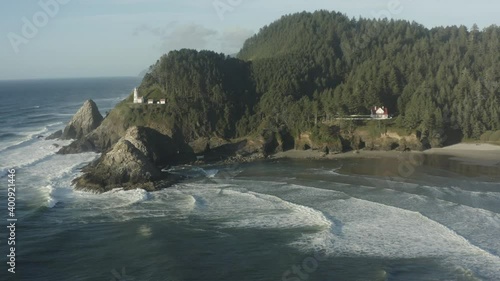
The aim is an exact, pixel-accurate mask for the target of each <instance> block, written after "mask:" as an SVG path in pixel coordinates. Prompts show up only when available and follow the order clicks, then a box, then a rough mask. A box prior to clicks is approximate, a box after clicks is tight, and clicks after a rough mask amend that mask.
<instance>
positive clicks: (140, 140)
mask: <svg viewBox="0 0 500 281" xmlns="http://www.w3.org/2000/svg"><path fill="white" fill-rule="evenodd" d="M75 143H79V145H80V149H87V150H88V151H91V150H92V144H91V143H88V142H86V140H84V139H82V140H79V141H77V142H75ZM178 151H179V150H178V147H177V146H176V145H175V143H174V141H173V140H172V139H171V138H170V137H168V136H165V135H163V134H161V133H159V132H157V131H155V130H153V129H151V128H146V127H136V126H134V127H132V128H130V129H128V130H127V132H126V133H125V136H124V137H123V138H121V139H120V140H119V141H118V142H117V143H116V144H115V145H114V146H113V147H112V149H111V150H109V151H107V152H105V153H104V154H103V155H102V156H101V157H100V158H99V159H97V160H96V161H95V162H94V163H92V164H90V165H88V166H87V167H85V168H84V169H83V171H84V173H85V174H84V175H83V176H82V177H80V178H78V179H76V180H75V181H74V184H75V185H76V187H77V188H78V189H84V190H92V191H97V192H105V191H108V190H110V189H113V188H117V187H122V188H125V189H132V188H142V189H146V190H156V189H158V188H161V187H166V186H168V185H169V184H170V183H171V182H172V180H173V178H172V177H173V176H172V175H169V174H168V173H162V172H161V170H160V168H158V167H159V166H162V165H170V164H174V163H175V162H176V161H178Z"/></svg>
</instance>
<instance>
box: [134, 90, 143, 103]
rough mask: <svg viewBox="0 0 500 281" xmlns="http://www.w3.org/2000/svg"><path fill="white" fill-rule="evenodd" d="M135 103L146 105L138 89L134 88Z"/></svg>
mask: <svg viewBox="0 0 500 281" xmlns="http://www.w3.org/2000/svg"><path fill="white" fill-rule="evenodd" d="M134 103H144V98H143V97H139V93H138V91H137V88H134Z"/></svg>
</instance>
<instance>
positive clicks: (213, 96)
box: [140, 11, 500, 146]
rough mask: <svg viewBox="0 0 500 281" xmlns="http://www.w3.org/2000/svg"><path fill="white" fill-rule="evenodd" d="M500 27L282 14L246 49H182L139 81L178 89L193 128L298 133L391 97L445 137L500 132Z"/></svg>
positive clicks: (398, 113)
mask: <svg viewBox="0 0 500 281" xmlns="http://www.w3.org/2000/svg"><path fill="white" fill-rule="evenodd" d="M499 81H500V27H497V26H491V27H488V28H485V29H483V30H479V29H478V27H477V26H473V27H472V28H470V29H468V28H467V27H465V26H459V27H457V26H452V27H438V28H433V29H428V28H425V27H424V26H422V25H420V24H417V23H415V22H413V23H410V22H407V21H393V20H371V19H363V18H361V19H350V18H348V17H347V16H345V15H343V14H340V13H336V12H328V11H318V12H315V13H307V12H303V13H298V14H293V15H287V16H283V17H282V18H281V19H280V20H278V21H276V22H274V23H272V24H270V25H269V26H265V27H263V28H262V29H261V30H260V31H259V32H258V34H256V35H254V36H253V37H252V38H249V39H248V40H247V41H246V42H245V44H244V46H243V48H242V49H241V51H240V52H239V54H238V55H237V58H230V57H228V56H225V55H222V54H217V53H214V52H210V51H201V52H198V51H194V50H179V51H173V52H170V53H169V54H167V55H164V56H163V57H162V58H161V59H160V60H158V62H157V63H156V64H155V65H153V66H151V68H150V71H149V72H148V74H146V76H145V77H144V80H143V83H142V85H141V87H140V90H141V92H143V93H145V94H146V96H148V97H159V96H164V97H166V98H167V99H168V112H169V114H171V116H172V120H175V122H176V124H179V125H180V127H181V128H182V129H183V132H184V134H185V135H186V136H188V137H189V138H191V139H195V138H196V137H199V136H218V137H222V138H236V137H242V136H246V135H249V134H252V133H254V132H256V131H258V130H262V129H263V128H283V127H285V128H287V130H289V132H290V133H291V134H292V135H294V136H297V135H299V134H300V133H301V132H305V131H318V128H319V127H320V126H324V125H321V124H324V123H328V121H333V120H335V118H336V117H341V116H346V115H352V114H365V115H366V114H370V108H372V107H373V106H375V105H377V106H381V105H383V106H386V107H388V108H389V111H390V113H391V114H392V115H393V116H394V124H395V125H396V126H398V127H400V128H404V129H406V130H408V131H409V132H410V131H411V132H418V135H419V136H421V137H426V138H428V139H430V140H431V143H432V144H433V145H436V146H439V145H441V144H442V143H443V142H444V140H445V139H446V136H447V135H448V134H452V133H453V134H457V133H458V134H459V135H460V137H461V138H464V139H479V138H480V137H481V136H483V138H486V140H488V138H490V137H492V136H495V135H498V134H495V133H492V131H497V130H500V84H499Z"/></svg>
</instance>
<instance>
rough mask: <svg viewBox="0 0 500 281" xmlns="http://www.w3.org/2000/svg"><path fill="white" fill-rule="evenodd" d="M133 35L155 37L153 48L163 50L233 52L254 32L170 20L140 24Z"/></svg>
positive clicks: (238, 28) (244, 29) (237, 28)
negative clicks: (185, 49) (153, 24)
mask: <svg viewBox="0 0 500 281" xmlns="http://www.w3.org/2000/svg"><path fill="white" fill-rule="evenodd" d="M133 35H134V36H152V37H153V38H156V39H153V40H154V41H153V42H152V44H154V48H155V49H161V50H162V51H163V52H168V51H170V50H178V49H183V48H187V49H197V50H201V49H209V50H214V51H216V52H223V53H226V54H234V53H236V52H238V51H239V50H240V49H241V47H242V46H243V43H244V42H245V40H246V39H248V38H249V37H250V36H252V35H254V32H253V31H252V30H250V29H246V28H241V27H233V28H229V29H225V30H223V31H218V30H216V29H212V28H208V27H205V26H203V25H200V24H195V23H190V24H179V23H178V22H177V21H172V22H170V23H169V24H167V25H164V26H151V25H148V24H142V25H140V26H138V27H136V28H135V29H134V31H133Z"/></svg>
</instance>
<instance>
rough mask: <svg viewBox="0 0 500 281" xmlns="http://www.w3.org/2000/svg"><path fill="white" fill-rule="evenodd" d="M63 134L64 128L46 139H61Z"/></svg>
mask: <svg viewBox="0 0 500 281" xmlns="http://www.w3.org/2000/svg"><path fill="white" fill-rule="evenodd" d="M62 134H63V131H62V130H59V131H57V132H55V133H53V134H52V135H50V136H48V137H46V138H45V139H46V140H55V139H59V138H61V137H62Z"/></svg>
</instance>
